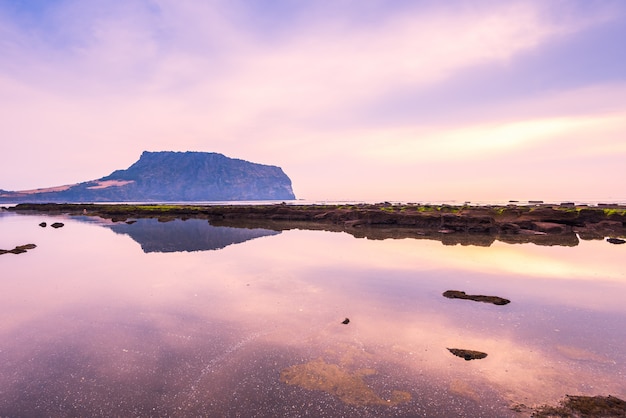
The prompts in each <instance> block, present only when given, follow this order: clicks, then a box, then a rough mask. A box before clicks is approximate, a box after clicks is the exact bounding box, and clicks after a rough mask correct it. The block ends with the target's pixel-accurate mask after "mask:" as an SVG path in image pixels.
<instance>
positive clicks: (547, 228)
mask: <svg viewBox="0 0 626 418" xmlns="http://www.w3.org/2000/svg"><path fill="white" fill-rule="evenodd" d="M532 226H533V228H532V229H533V230H534V231H539V232H545V233H546V234H562V233H565V232H568V230H567V225H563V224H558V223H555V222H533V223H532Z"/></svg>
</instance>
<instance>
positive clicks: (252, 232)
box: [108, 219, 280, 253]
mask: <svg viewBox="0 0 626 418" xmlns="http://www.w3.org/2000/svg"><path fill="white" fill-rule="evenodd" d="M108 227H109V228H111V229H112V230H113V231H114V232H116V233H118V234H126V235H128V236H130V237H131V238H132V239H134V240H135V241H137V242H138V243H139V244H140V245H141V248H142V249H143V251H144V252H146V253H152V252H162V253H171V252H177V251H206V250H219V249H220V248H224V247H226V246H228V245H231V244H239V243H242V242H245V241H248V240H251V239H254V238H259V237H264V236H267V235H277V234H280V232H278V231H270V230H268V229H261V228H256V229H246V228H233V227H227V226H212V225H210V224H209V223H208V222H207V221H206V220H202V219H188V220H186V221H181V220H180V219H176V220H174V221H171V222H159V221H158V220H156V219H138V220H137V222H135V223H133V224H130V225H129V224H126V223H118V224H113V225H108Z"/></svg>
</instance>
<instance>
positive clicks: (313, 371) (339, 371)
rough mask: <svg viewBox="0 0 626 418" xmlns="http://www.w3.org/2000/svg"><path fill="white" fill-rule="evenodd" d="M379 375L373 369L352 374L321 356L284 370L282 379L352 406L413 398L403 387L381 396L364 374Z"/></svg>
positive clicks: (386, 404) (281, 375)
mask: <svg viewBox="0 0 626 418" xmlns="http://www.w3.org/2000/svg"><path fill="white" fill-rule="evenodd" d="M375 374H376V371H375V370H371V369H362V370H357V371H356V372H353V373H351V372H348V371H346V370H344V369H343V368H342V367H340V366H338V365H337V364H329V363H326V362H325V361H324V360H323V359H321V358H320V359H317V360H313V361H311V362H308V363H304V364H297V365H295V366H291V367H288V368H286V369H284V370H283V371H281V372H280V381H281V382H283V383H286V384H288V385H294V386H300V387H302V388H304V389H309V390H321V391H323V392H326V393H328V394H330V395H333V396H336V397H338V398H339V399H341V401H343V402H344V403H346V404H349V405H358V406H368V405H385V406H395V405H398V404H400V403H403V402H408V401H410V400H411V394H410V393H408V392H404V391H399V390H394V391H392V392H391V396H390V399H383V398H381V397H380V396H378V395H377V394H376V392H374V391H373V390H372V389H371V388H370V387H369V386H368V385H367V383H365V381H364V377H366V376H370V375H375Z"/></svg>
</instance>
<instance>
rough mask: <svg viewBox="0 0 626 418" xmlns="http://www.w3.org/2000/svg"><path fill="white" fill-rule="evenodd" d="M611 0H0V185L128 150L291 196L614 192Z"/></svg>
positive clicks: (111, 159) (623, 110)
mask: <svg viewBox="0 0 626 418" xmlns="http://www.w3.org/2000/svg"><path fill="white" fill-rule="evenodd" d="M625 40H626V2H624V1H622V0H615V1H611V0H606V1H604V0H597V1H594V0H580V1H576V0H569V1H568V0H563V1H559V0H554V1H545V0H538V1H528V0H526V1H519V2H518V1H506V2H503V1H495V0H494V1H469V0H467V1H447V2H438V1H418V0H416V1H367V0H358V1H356V0H355V1H344V0H328V1H310V2H307V1H296V0H282V1H271V2H269V1H262V0H257V1H253V0H247V1H233V0H228V1H226V0H225V1H187V0H127V1H123V2H111V1H108V0H102V1H100V0H23V1H18V0H13V1H11V0H0V135H1V138H2V147H1V152H0V189H5V190H22V189H31V188H37V187H46V186H57V185H62V184H70V183H76V182H79V181H85V180H91V179H95V178H99V177H102V176H104V175H107V174H109V173H110V172H112V171H114V170H116V169H120V168H126V167H128V166H129V165H130V164H132V163H133V162H134V161H136V160H137V159H138V158H139V155H140V154H141V152H142V151H144V150H148V151H160V150H174V151H186V150H192V151H210V152H220V153H223V154H225V155H227V156H230V157H235V158H242V159H246V160H249V161H254V162H259V163H264V164H272V165H278V166H281V167H282V168H283V169H284V170H285V172H286V173H287V174H288V175H289V176H290V177H291V179H292V181H293V185H294V191H295V193H296V195H297V196H298V197H299V198H305V199H342V200H343V199H346V200H349V199H355V200H358V199H368V200H403V201H426V200H432V201H434V200H450V199H454V200H457V201H465V200H471V201H480V200H496V199H499V200H508V199H518V200H527V199H543V200H576V199H578V200H583V199H589V200H603V201H609V200H623V199H626V193H625V192H624V190H625V189H624V187H623V185H622V184H623V181H622V179H623V178H624V170H625V168H626V46H625V45H626V44H625Z"/></svg>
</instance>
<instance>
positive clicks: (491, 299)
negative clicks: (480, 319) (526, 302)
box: [443, 290, 511, 305]
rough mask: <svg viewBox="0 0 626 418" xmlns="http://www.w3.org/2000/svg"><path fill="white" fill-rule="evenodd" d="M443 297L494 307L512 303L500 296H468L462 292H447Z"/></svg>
mask: <svg viewBox="0 0 626 418" xmlns="http://www.w3.org/2000/svg"><path fill="white" fill-rule="evenodd" d="M443 296H445V297H447V298H448V299H469V300H473V301H476V302H485V303H493V304H494V305H506V304H508V303H511V301H510V300H508V299H504V298H501V297H499V296H484V295H468V294H466V293H465V292H462V291H460V290H446V291H445V292H443Z"/></svg>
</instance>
